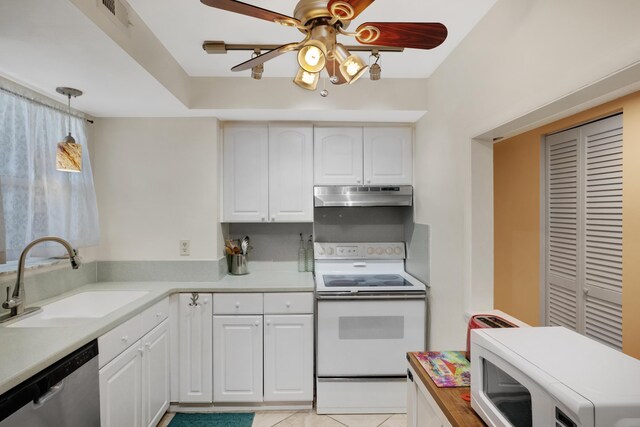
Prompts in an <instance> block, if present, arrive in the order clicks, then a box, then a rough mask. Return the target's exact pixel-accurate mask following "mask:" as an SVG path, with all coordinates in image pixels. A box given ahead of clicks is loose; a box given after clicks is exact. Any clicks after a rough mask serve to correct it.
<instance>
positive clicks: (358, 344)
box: [317, 295, 426, 378]
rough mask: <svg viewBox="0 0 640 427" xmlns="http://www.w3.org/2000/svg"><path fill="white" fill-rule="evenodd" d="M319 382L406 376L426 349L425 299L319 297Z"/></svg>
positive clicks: (417, 297)
mask: <svg viewBox="0 0 640 427" xmlns="http://www.w3.org/2000/svg"><path fill="white" fill-rule="evenodd" d="M317 313H318V323H317V325H318V334H317V336H318V343H317V352H318V354H317V363H318V367H317V374H318V377H321V378H322V377H325V378H327V377H334V378H335V377H380V376H390V377H391V376H404V375H406V360H405V357H406V353H407V352H408V351H420V350H424V348H425V336H426V300H425V296H424V295H421V296H417V295H414V296H404V297H401V296H394V297H390V296H387V297H385V296H354V297H318V311H317Z"/></svg>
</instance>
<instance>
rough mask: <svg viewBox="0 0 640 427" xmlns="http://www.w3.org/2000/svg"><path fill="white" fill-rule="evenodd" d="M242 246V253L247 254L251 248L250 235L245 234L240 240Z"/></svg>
mask: <svg viewBox="0 0 640 427" xmlns="http://www.w3.org/2000/svg"><path fill="white" fill-rule="evenodd" d="M240 248H241V249H242V254H243V255H246V254H247V251H248V250H249V236H244V239H242V241H241V242H240Z"/></svg>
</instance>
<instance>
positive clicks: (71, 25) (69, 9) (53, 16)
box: [0, 0, 496, 121]
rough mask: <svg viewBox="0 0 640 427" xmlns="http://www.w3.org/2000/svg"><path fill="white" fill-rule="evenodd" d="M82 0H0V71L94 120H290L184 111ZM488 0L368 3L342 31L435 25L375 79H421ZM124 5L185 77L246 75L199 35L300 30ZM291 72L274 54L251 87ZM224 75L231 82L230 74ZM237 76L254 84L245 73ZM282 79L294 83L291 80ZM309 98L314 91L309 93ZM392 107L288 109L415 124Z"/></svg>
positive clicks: (173, 4)
mask: <svg viewBox="0 0 640 427" xmlns="http://www.w3.org/2000/svg"><path fill="white" fill-rule="evenodd" d="M90 1H95V2H99V0H47V1H42V0H0V52H1V54H0V76H4V77H7V78H9V79H10V80H14V81H16V82H18V83H20V84H22V85H24V86H27V87H29V88H31V89H34V90H35V91H37V92H40V93H42V94H44V95H46V96H49V97H50V98H53V99H56V100H59V101H61V102H65V99H64V97H62V96H61V95H59V94H57V93H56V92H55V88H56V87H57V86H71V87H76V88H79V89H81V90H83V91H84V92H85V95H84V96H82V97H79V98H77V99H75V100H74V101H73V103H72V106H73V107H74V108H77V109H79V110H82V111H85V112H87V113H89V114H91V115H93V116H96V117H140V116H142V117H145V116H146V117H155V116H158V117H162V116H175V117H179V116H215V117H218V118H220V119H223V120H277V119H280V120H282V119H291V112H290V110H289V109H282V108H280V109H278V108H279V107H274V108H272V109H269V106H266V107H265V106H262V107H260V108H259V109H254V107H252V106H243V107H241V109H238V107H231V106H226V107H225V106H224V105H223V106H221V107H215V108H218V109H216V110H213V109H190V108H189V107H187V106H185V105H184V104H183V103H182V102H180V100H178V98H176V96H175V95H174V94H173V93H172V92H171V91H170V90H169V89H168V88H167V87H165V85H163V84H162V83H160V82H159V81H158V80H157V79H156V78H155V77H154V76H153V75H152V73H151V72H150V70H148V69H145V67H144V66H143V65H141V62H139V61H138V60H137V59H138V58H133V57H132V56H131V55H130V54H129V53H127V52H126V51H125V50H124V49H123V48H122V47H120V45H119V44H118V43H116V42H115V41H114V40H112V39H111V38H110V37H109V36H108V35H107V34H106V33H105V32H104V31H103V30H102V29H101V28H100V27H98V26H97V25H96V24H95V23H94V22H93V21H92V19H90V18H89V17H88V16H86V15H85V14H84V13H83V12H82V11H81V10H80V9H79V8H78V7H77V6H76V5H75V4H74V2H79V3H86V4H89V2H90ZM495 1H496V0H455V1H452V0H395V1H392V0H378V1H377V2H375V3H373V4H372V5H371V6H370V7H369V8H368V9H367V10H365V11H364V12H363V13H362V14H361V15H360V16H359V17H358V18H357V19H356V20H355V21H354V22H353V24H352V26H351V28H352V29H354V28H355V27H357V25H359V24H361V23H363V22H367V21H407V22H420V21H424V22H442V23H444V24H445V25H446V26H447V27H448V30H449V36H448V38H447V40H446V41H445V42H444V43H443V44H442V45H441V46H439V47H438V48H435V49H433V50H430V51H422V50H412V49H407V50H406V51H405V52H403V53H389V54H384V55H383V56H382V62H381V65H382V77H383V80H381V82H383V81H384V79H385V78H386V79H389V78H392V77H393V78H425V77H428V76H429V75H430V74H431V73H432V72H433V71H434V70H435V69H436V68H437V67H438V65H439V64H440V63H442V61H444V59H445V58H446V56H447V55H448V54H449V53H450V52H451V51H452V50H453V49H454V48H455V47H456V46H457V44H458V43H459V42H460V41H461V40H462V39H463V38H464V37H465V36H466V35H467V34H468V33H469V31H471V29H472V28H473V26H474V25H476V23H477V22H478V21H479V20H480V19H481V18H482V17H483V16H484V15H485V13H486V12H487V11H488V10H489V9H490V8H491V6H493V4H494V3H495ZM251 2H252V3H254V4H256V5H258V4H259V5H260V7H263V8H267V9H271V10H274V11H276V12H280V13H283V14H285V15H292V14H293V8H294V6H295V0H262V1H258V0H251ZM399 2H402V7H401V8H400V7H397V5H398V3H399ZM129 4H130V6H131V7H132V8H133V10H134V11H135V12H136V14H138V15H139V16H140V18H141V19H142V20H143V21H144V23H145V24H146V25H147V26H148V27H149V28H150V29H151V31H153V33H155V35H156V37H157V38H158V40H159V41H160V42H161V43H162V44H163V45H164V46H165V48H166V49H167V50H168V51H169V53H170V54H171V55H172V56H173V57H174V58H175V60H176V61H177V62H178V64H179V65H180V66H181V67H182V68H183V69H184V70H185V72H186V75H188V76H191V77H194V78H196V77H226V76H234V77H241V78H242V77H245V76H246V75H247V73H248V72H242V73H232V72H231V71H230V68H231V67H232V66H234V65H236V64H238V63H240V62H243V61H245V60H247V59H248V58H249V56H250V52H232V53H228V54H225V55H209V54H206V53H205V52H204V51H203V50H202V47H201V45H202V42H203V41H205V40H223V41H225V42H226V43H233V44H240V43H242V44H250V43H260V44H284V43H287V42H291V41H294V40H299V39H300V38H301V33H300V32H299V31H297V30H295V29H293V28H286V27H282V26H280V25H277V24H273V23H270V22H267V21H263V20H260V19H255V18H250V17H247V16H243V15H239V14H235V13H231V12H226V11H222V10H216V9H213V8H210V7H208V6H205V5H203V4H201V3H200V1H199V0H129ZM340 41H341V42H343V43H344V44H346V45H350V44H356V42H355V41H354V40H353V39H350V38H348V37H345V36H340ZM138 53H140V52H138ZM362 54H363V55H366V54H365V53H362ZM295 70H296V62H295V55H294V54H287V55H283V56H281V57H280V58H277V59H275V60H273V61H269V62H268V63H267V64H265V73H264V78H263V80H262V82H261V83H260V84H268V81H269V78H270V77H287V78H292V77H293V74H294V72H295ZM241 80H242V81H244V79H241ZM280 80H282V79H280ZM230 81H232V82H235V83H234V84H237V81H236V80H235V79H231V80H230ZM247 81H248V82H255V81H251V80H250V79H248V80H247ZM274 81H275V80H274ZM388 82H390V80H388ZM257 83H258V82H256V85H257ZM165 84H166V82H165ZM223 84H226V83H223ZM291 86H295V85H293V84H292V83H291ZM361 86H363V84H362V83H361ZM256 87H257V86H256ZM378 87H381V86H378ZM347 89H349V88H346V89H345V91H346V90H347ZM352 89H355V88H352ZM299 92H300V95H297V96H307V97H309V96H314V97H315V96H317V94H315V93H309V92H308V91H303V90H300V91H299ZM299 92H295V93H299ZM302 92H305V93H302ZM317 99H318V100H319V99H321V98H320V97H319V96H318V98H317ZM370 101H372V100H370ZM334 102H335V101H334ZM290 108H291V107H290ZM397 110H398V111H395V110H390V108H389V107H388V106H387V107H385V106H384V105H381V106H380V107H379V108H377V109H371V110H369V111H367V110H363V111H356V110H353V111H345V110H341V109H340V108H339V107H336V105H335V104H334V105H331V104H327V103H325V104H324V106H320V107H312V109H310V110H308V111H298V110H297V109H296V114H298V115H300V117H299V118H297V119H299V120H338V119H341V120H364V119H368V120H374V121H415V120H417V119H418V118H419V117H420V116H421V115H422V114H424V111H418V109H416V110H414V111H400V110H401V109H397Z"/></svg>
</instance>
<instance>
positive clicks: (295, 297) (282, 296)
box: [264, 292, 313, 314]
mask: <svg viewBox="0 0 640 427" xmlns="http://www.w3.org/2000/svg"><path fill="white" fill-rule="evenodd" d="M264 313H265V314H292V313H295V314H307V313H308V314H311V313H313V293H312V292H282V293H269V294H264Z"/></svg>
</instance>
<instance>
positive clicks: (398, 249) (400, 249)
mask: <svg viewBox="0 0 640 427" xmlns="http://www.w3.org/2000/svg"><path fill="white" fill-rule="evenodd" d="M393 252H395V253H396V255H400V254H401V253H402V248H401V247H400V246H396V247H395V249H394V250H393Z"/></svg>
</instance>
